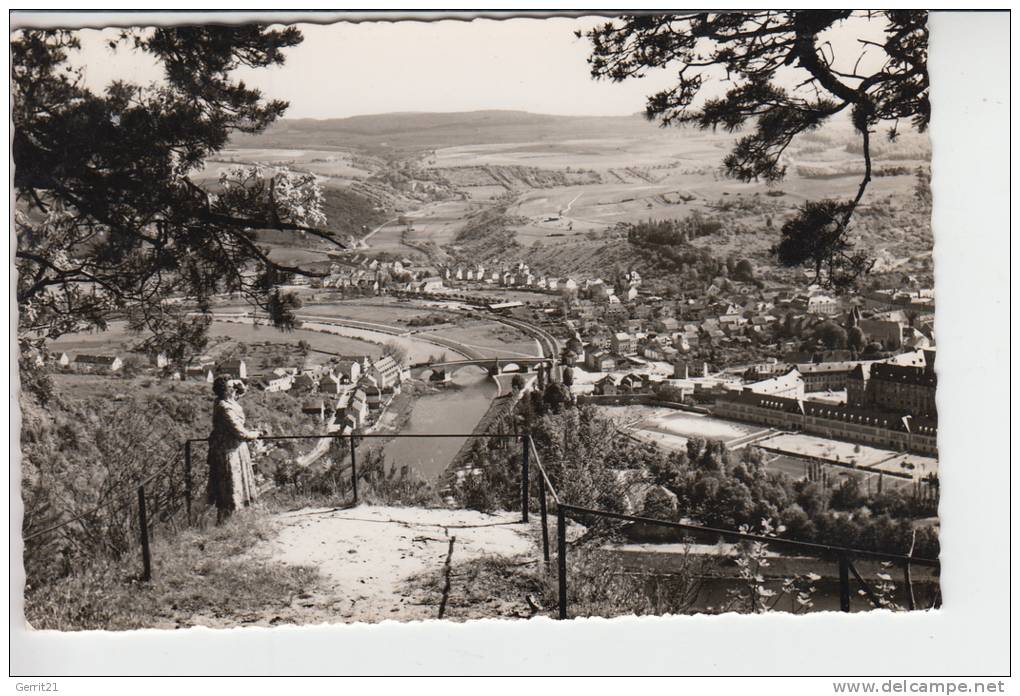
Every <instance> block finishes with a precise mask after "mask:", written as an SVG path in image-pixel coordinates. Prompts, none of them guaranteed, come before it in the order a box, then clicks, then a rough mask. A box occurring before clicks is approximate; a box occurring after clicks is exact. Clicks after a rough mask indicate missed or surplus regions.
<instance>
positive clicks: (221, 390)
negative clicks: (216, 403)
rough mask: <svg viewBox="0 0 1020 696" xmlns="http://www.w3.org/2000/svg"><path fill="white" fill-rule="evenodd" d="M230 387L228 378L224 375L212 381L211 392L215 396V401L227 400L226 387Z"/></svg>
mask: <svg viewBox="0 0 1020 696" xmlns="http://www.w3.org/2000/svg"><path fill="white" fill-rule="evenodd" d="M229 385H230V377H228V376H226V375H220V376H219V377H217V378H216V379H214V380H213V383H212V390H213V394H215V395H216V398H217V399H225V398H227V387H228V386H229Z"/></svg>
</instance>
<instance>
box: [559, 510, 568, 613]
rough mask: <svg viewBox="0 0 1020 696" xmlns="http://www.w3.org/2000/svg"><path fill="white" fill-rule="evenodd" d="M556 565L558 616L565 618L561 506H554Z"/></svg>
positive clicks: (564, 543)
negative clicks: (558, 593) (558, 601)
mask: <svg viewBox="0 0 1020 696" xmlns="http://www.w3.org/2000/svg"><path fill="white" fill-rule="evenodd" d="M556 565H557V571H558V573H557V575H558V576H559V586H560V618H561V619H565V618H567V519H566V517H565V516H564V514H563V506H562V505H557V506H556Z"/></svg>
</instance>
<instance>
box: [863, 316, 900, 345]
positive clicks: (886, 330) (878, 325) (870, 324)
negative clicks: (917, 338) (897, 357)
mask: <svg viewBox="0 0 1020 696" xmlns="http://www.w3.org/2000/svg"><path fill="white" fill-rule="evenodd" d="M858 326H859V327H860V329H861V331H862V332H864V336H865V337H866V338H867V340H868V341H874V342H877V343H881V344H882V345H883V346H885V347H887V348H888V349H890V350H897V349H898V348H899V347H900V345H901V343H902V342H903V326H904V325H903V323H901V322H899V321H896V320H893V319H875V318H872V319H861V320H860V322H859V323H858Z"/></svg>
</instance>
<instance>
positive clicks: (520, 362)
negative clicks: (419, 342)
mask: <svg viewBox="0 0 1020 696" xmlns="http://www.w3.org/2000/svg"><path fill="white" fill-rule="evenodd" d="M554 363H555V360H554V359H553V358H539V357H531V358H471V359H467V358H466V359H464V360H446V361H444V362H435V363H429V364H428V365H419V366H418V367H419V368H421V372H420V374H424V373H426V372H435V371H436V370H446V371H448V372H452V371H454V370H458V369H460V368H462V367H470V366H472V365H474V366H476V367H480V368H482V369H483V370H487V371H488V373H489V375H490V376H492V377H495V376H496V375H500V374H503V373H505V372H517V373H520V372H534V371H535V370H537V368H538V366H539V365H545V367H546V369H549V368H551V367H552V366H553V364H554Z"/></svg>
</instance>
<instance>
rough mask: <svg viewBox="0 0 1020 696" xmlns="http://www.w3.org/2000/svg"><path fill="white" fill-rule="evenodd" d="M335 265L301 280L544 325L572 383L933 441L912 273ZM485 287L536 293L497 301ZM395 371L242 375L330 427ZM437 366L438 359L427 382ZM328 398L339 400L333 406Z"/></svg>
mask: <svg viewBox="0 0 1020 696" xmlns="http://www.w3.org/2000/svg"><path fill="white" fill-rule="evenodd" d="M345 261H346V264H347V265H345V266H343V267H342V270H341V267H340V266H337V265H336V264H334V266H333V268H332V269H331V272H330V274H329V275H328V276H327V277H325V278H322V279H313V280H312V281H311V284H313V285H315V286H320V285H321V287H323V288H326V287H347V286H351V287H362V288H364V289H366V290H367V291H368V292H370V293H371V294H379V295H382V294H393V295H395V296H398V297H401V298H405V299H406V298H416V299H422V300H432V301H442V302H451V301H452V302H459V303H462V304H468V305H472V306H475V307H481V308H485V309H488V310H493V311H496V312H500V313H514V314H516V315H517V316H518V318H521V319H525V318H526V319H527V320H528V321H531V322H532V323H535V324H540V325H542V326H544V327H545V328H546V329H547V330H548V331H549V332H551V333H552V334H554V335H556V336H558V337H559V338H560V343H561V345H562V346H563V352H562V355H561V356H558V357H560V358H562V360H563V362H564V363H565V364H568V365H571V366H573V367H575V368H579V369H580V370H582V372H581V373H578V374H579V376H580V377H581V378H580V379H577V380H576V381H575V383H574V384H572V385H571V388H572V391H573V392H574V393H575V394H577V395H583V396H595V397H615V396H619V395H625V394H635V395H639V394H652V393H658V392H663V393H665V390H667V389H668V400H671V401H678V402H689V403H696V404H701V405H711V408H712V410H713V411H714V412H715V413H716V415H718V416H720V417H725V418H732V419H736V420H742V421H750V422H754V423H760V424H767V425H770V426H774V427H783V428H792V429H800V430H805V431H812V432H817V433H820V434H823V435H825V436H828V437H837V438H843V439H851V440H854V441H859V442H867V443H871V444H875V445H880V446H885V447H895V448H897V449H905V450H911V451H917V452H923V453H926V454H934V453H935V436H936V432H937V414H936V410H935V397H934V395H935V387H936V378H935V373H934V354H935V353H934V302H935V299H934V294H933V291H932V290H930V289H927V288H923V287H919V284H918V283H917V281H916V279H913V278H911V277H904V279H903V281H904V282H903V287H902V288H899V289H896V290H887V289H877V290H869V291H865V292H862V293H861V294H858V295H853V296H849V297H847V296H842V297H833V296H832V295H830V294H828V293H826V292H824V291H822V290H821V289H819V288H816V287H809V288H807V290H806V291H804V290H803V289H801V290H798V289H796V288H794V287H792V286H789V287H787V286H776V285H770V286H768V287H764V286H763V285H761V284H754V283H750V282H733V281H731V280H729V279H724V278H719V279H715V280H713V281H712V282H711V283H710V284H709V286H708V287H707V288H706V289H705V290H704V291H703V292H700V293H697V294H696V295H695V294H693V293H692V296H684V295H682V296H680V297H676V296H673V297H663V296H659V295H656V294H654V293H652V292H650V291H649V290H647V289H646V288H644V287H643V286H642V278H641V276H640V274H639V273H638V272H637V271H634V270H630V271H626V272H620V273H617V274H616V275H615V277H614V278H613V279H612V280H611V281H607V280H604V279H602V278H586V279H580V280H577V279H573V278H559V277H549V276H542V275H539V274H535V273H533V272H532V271H531V269H530V268H529V267H528V266H527V265H526V264H523V263H506V264H498V263H497V264H494V265H492V266H490V267H486V266H485V265H471V266H463V265H461V266H445V267H439V268H438V269H437V268H435V267H426V266H421V265H415V264H414V263H412V262H411V261H410V260H407V259H404V260H400V261H383V262H380V261H378V260H376V259H370V258H368V257H363V258H358V257H347V258H345ZM366 283H370V284H369V285H368V286H367V287H366V285H365V284H366ZM359 284H360V285H359ZM495 289H506V290H514V291H516V292H517V294H516V295H515V297H517V298H519V297H522V294H521V293H525V292H526V293H530V294H532V295H533V296H534V298H535V299H534V300H527V301H525V302H522V301H519V300H517V299H507V300H504V301H497V300H495V299H494V298H493V297H492V294H491V291H492V290H495ZM485 291H488V292H489V294H485ZM523 296H525V297H526V296H527V295H523ZM820 326H824V327H827V328H828V330H829V331H834V332H835V333H836V334H837V338H836V340H835V341H834V342H833V344H827V343H826V341H825V340H823V339H821V338H816V337H815V335H814V334H813V333H812V332H817V331H818V327H820ZM854 334H856V345H851V343H853V338H851V337H852V336H853V335H854ZM58 362H59V363H60V364H62V365H65V366H68V367H69V368H70V369H75V370H78V371H84V372H94V371H105V372H116V371H117V370H118V369H120V367H121V365H122V361H121V358H119V357H116V356H106V355H88V354H81V355H78V356H76V357H75V358H74V360H73V362H72V361H70V360H69V358H68V356H67V355H66V354H65V355H61V356H60V357H59V359H58ZM156 366H157V367H159V368H161V369H163V372H164V373H167V372H168V371H170V372H172V373H173V374H169V376H171V377H173V378H184V379H195V378H197V379H211V376H212V375H213V374H214V372H217V373H218V372H226V373H228V374H236V375H237V376H240V377H243V378H249V377H248V375H247V374H246V372H245V370H244V363H243V361H237V360H235V361H231V362H227V363H223V364H218V365H217V364H215V361H212V360H209V359H203V358H200V359H196V360H194V361H192V363H191V364H190V365H188V366H187V367H186V368H184V369H183V370H181V371H177V370H174V368H172V367H169V366H166V364H165V361H163V360H162V358H161V357H157V358H156ZM407 370H408V368H407V366H405V365H398V364H396V362H395V361H394V360H393V359H392V358H388V357H387V358H382V359H380V360H376V361H371V360H369V359H367V358H364V359H358V360H339V361H337V360H334V361H333V362H331V363H327V364H325V365H321V366H313V367H308V368H304V369H297V368H277V369H275V370H274V371H272V372H270V373H267V374H263V375H255V376H252V377H250V378H249V379H250V380H251V381H252V382H253V383H254V384H255V385H256V386H257V387H258V388H261V389H263V390H265V391H284V390H287V391H292V392H294V393H302V394H310V395H311V394H314V395H318V396H319V400H318V401H314V402H313V403H311V404H310V405H307V406H306V409H305V410H306V411H307V412H309V413H313V412H314V413H319V414H320V415H321V416H322V418H323V420H327V421H328V420H330V417H331V414H333V413H336V414H337V420H336V421H335V423H340V422H342V421H343V419H344V418H346V417H347V416H348V414H352V427H353V428H357V427H363V424H364V413H367V412H370V411H371V410H373V409H375V408H378V407H380V405H381V404H385V403H388V400H389V399H390V398H392V395H393V393H394V390H399V385H400V383H401V382H402V381H403V380H404V379H406V378H407V377H409V373H408V371H407ZM445 377H448V375H446V374H445V371H437V372H436V373H434V374H433V381H442V378H445ZM326 394H329V395H330V397H331V398H332V397H333V396H335V397H336V404H335V405H334V406H331V405H330V404H327V403H326V402H325V400H324V399H323V398H322V397H323V396H325V395H326ZM664 398H665V397H664Z"/></svg>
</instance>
